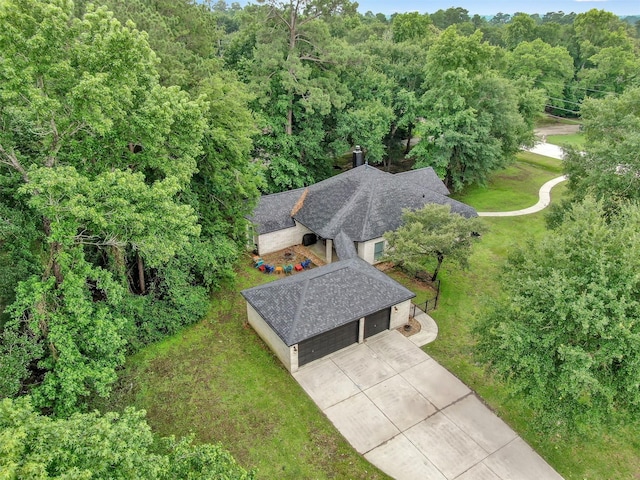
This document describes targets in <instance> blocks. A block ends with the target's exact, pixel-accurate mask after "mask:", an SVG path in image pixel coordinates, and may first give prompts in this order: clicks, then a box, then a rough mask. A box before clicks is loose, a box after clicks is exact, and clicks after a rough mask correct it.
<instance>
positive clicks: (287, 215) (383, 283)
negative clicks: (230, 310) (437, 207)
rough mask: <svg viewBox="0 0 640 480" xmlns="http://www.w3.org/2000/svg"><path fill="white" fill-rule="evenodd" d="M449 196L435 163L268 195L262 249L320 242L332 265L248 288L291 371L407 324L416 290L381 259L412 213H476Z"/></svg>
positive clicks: (253, 318)
mask: <svg viewBox="0 0 640 480" xmlns="http://www.w3.org/2000/svg"><path fill="white" fill-rule="evenodd" d="M448 195H449V191H448V189H447V188H446V187H445V185H444V184H443V183H442V181H441V180H440V179H439V178H438V176H437V175H436V173H435V172H434V171H433V169H431V168H423V169H419V170H413V171H410V172H404V173H400V174H395V175H392V174H389V173H386V172H383V171H381V170H378V169H376V168H373V167H371V166H369V165H362V166H358V167H356V168H353V169H351V170H349V171H347V172H345V173H342V174H339V175H336V176H335V177H332V178H329V179H327V180H324V181H322V182H319V183H317V184H315V185H311V186H309V187H307V188H300V189H297V190H291V191H288V192H283V193H277V194H273V195H265V196H263V197H262V198H261V199H260V201H259V203H258V206H257V207H256V209H255V210H254V213H253V216H252V217H251V218H250V220H251V221H252V223H253V224H254V227H255V235H254V237H253V240H254V243H255V246H256V248H257V250H258V253H259V254H260V255H265V254H267V253H271V252H275V251H279V250H282V249H285V248H287V247H290V246H293V245H299V244H301V243H307V242H309V243H315V242H316V240H320V241H321V242H323V243H324V247H325V253H326V260H327V263H328V265H325V266H323V267H320V268H315V269H312V270H308V271H305V272H303V273H300V274H297V275H294V276H291V277H286V278H283V279H281V280H278V281H276V282H272V283H269V284H266V285H261V286H258V287H254V288H250V289H247V290H244V291H242V295H243V296H244V298H245V299H246V301H247V317H248V320H249V323H250V324H251V326H252V327H253V328H254V330H255V331H256V332H257V333H258V334H259V335H260V337H262V339H263V340H264V341H265V343H266V344H267V345H269V347H270V348H271V349H272V350H273V352H274V353H275V354H276V356H277V357H278V358H279V359H280V361H281V362H282V363H283V364H284V366H285V367H286V368H287V369H288V370H289V371H290V372H295V371H296V370H297V369H298V368H299V367H301V366H303V365H305V364H306V363H309V362H311V361H313V360H316V359H319V358H322V357H324V356H326V355H329V354H331V353H333V352H335V351H337V350H340V349H342V348H345V347H347V346H349V345H352V344H354V343H361V342H363V341H365V340H366V339H367V338H369V337H370V336H372V335H375V334H377V333H380V332H382V331H384V330H388V329H392V328H397V327H399V326H401V325H403V324H405V323H406V322H407V320H408V318H409V312H410V306H411V299H412V298H413V297H414V294H413V293H412V292H411V291H409V290H408V289H406V288H405V287H403V286H402V285H400V284H399V283H398V282H396V281H395V280H393V279H392V278H390V277H388V276H387V275H385V274H384V273H382V272H381V271H379V270H378V269H376V268H375V267H373V266H372V264H375V263H377V262H378V261H379V260H380V258H381V257H382V255H383V252H384V247H385V241H384V238H383V234H384V233H385V232H387V231H390V230H395V229H397V228H398V227H399V226H400V224H401V221H402V212H403V210H404V209H418V208H421V207H423V206H424V205H426V204H429V203H438V204H448V205H450V206H451V211H452V212H454V213H458V214H460V215H463V216H465V217H473V216H477V213H476V211H475V209H473V208H472V207H470V206H468V205H465V204H464V203H461V202H458V201H456V200H453V199H451V198H449V197H448Z"/></svg>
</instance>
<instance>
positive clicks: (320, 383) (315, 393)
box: [293, 358, 360, 410]
mask: <svg viewBox="0 0 640 480" xmlns="http://www.w3.org/2000/svg"><path fill="white" fill-rule="evenodd" d="M293 377H294V378H295V379H296V380H297V381H298V383H299V384H300V385H301V386H302V388H303V389H304V391H305V392H307V394H308V395H309V396H310V397H311V398H312V400H313V401H314V402H316V405H318V407H320V409H321V410H324V409H326V408H327V407H330V406H331V405H335V404H336V403H339V402H341V401H343V400H346V399H347V398H349V397H351V396H353V395H356V394H358V393H360V389H359V388H358V387H356V386H355V385H354V384H353V382H352V381H351V379H350V378H349V377H347V375H346V374H345V373H344V372H343V371H342V370H340V369H339V368H338V366H337V365H336V364H335V363H333V361H332V360H331V359H330V358H324V359H322V360H317V361H315V362H313V363H310V364H309V365H305V366H304V367H303V368H301V369H300V370H298V371H297V372H295V373H294V374H293Z"/></svg>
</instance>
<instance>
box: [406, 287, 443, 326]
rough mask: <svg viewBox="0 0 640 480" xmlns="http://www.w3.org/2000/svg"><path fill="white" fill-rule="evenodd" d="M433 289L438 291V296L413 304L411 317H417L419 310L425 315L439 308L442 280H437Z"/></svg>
mask: <svg viewBox="0 0 640 480" xmlns="http://www.w3.org/2000/svg"><path fill="white" fill-rule="evenodd" d="M432 287H433V288H434V290H435V291H436V295H435V296H434V297H433V298H429V299H427V300H426V301H425V302H422V303H413V302H412V303H411V316H412V317H415V316H416V313H418V311H417V310H422V311H423V312H425V313H429V312H430V311H432V310H435V309H436V308H438V300H439V299H440V280H437V281H436V282H434V283H433V284H432Z"/></svg>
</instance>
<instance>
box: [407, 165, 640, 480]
mask: <svg viewBox="0 0 640 480" xmlns="http://www.w3.org/2000/svg"><path fill="white" fill-rule="evenodd" d="M537 157H539V156H537V155H533V156H532V155H526V156H524V158H523V156H522V155H521V157H520V163H522V162H523V161H525V162H527V163H528V166H522V165H520V166H519V168H520V169H521V170H520V171H528V172H529V173H530V176H529V177H528V178H527V180H526V181H527V182H529V181H531V179H532V178H536V179H537V182H538V184H537V186H538V188H539V187H540V186H541V185H542V184H543V183H544V182H545V181H546V180H545V179H547V180H548V179H549V178H547V176H548V175H550V177H551V178H553V177H554V176H557V175H558V174H559V173H558V171H557V170H556V166H554V165H556V163H555V162H557V161H555V160H552V159H545V160H544V161H542V162H541V163H540V165H539V166H536V163H538V162H539V160H538V158H537ZM542 158H544V157H542ZM558 165H559V163H558ZM536 170H537V171H536ZM492 184H493V185H494V186H495V187H496V189H495V190H494V189H493V188H492V189H486V190H483V192H479V191H478V190H477V189H472V190H471V191H470V192H463V194H462V195H460V196H458V198H459V199H460V200H462V201H465V202H467V203H469V204H471V205H473V206H474V207H476V208H479V205H495V204H496V201H498V200H499V201H503V199H504V198H505V197H508V196H509V193H510V194H511V195H512V196H513V197H514V198H519V197H520V196H521V191H522V190H523V189H529V187H530V186H529V185H521V186H519V185H518V184H517V182H514V181H513V180H512V179H511V178H509V176H508V175H504V172H499V173H498V174H496V175H495V176H494V177H493V178H492ZM565 192H566V184H560V185H558V186H556V187H555V188H554V189H553V190H552V201H553V202H557V201H559V200H560V199H561V198H562V197H563V196H564V194H565ZM483 196H484V197H485V198H483ZM507 203H508V202H507ZM482 221H483V222H484V223H485V225H486V226H487V232H486V233H485V234H483V235H482V237H481V238H480V241H479V242H478V243H477V244H476V245H474V248H473V253H472V255H471V258H470V259H469V263H470V265H469V269H468V270H462V269H460V268H459V267H457V266H456V265H454V264H451V263H447V260H446V259H445V263H444V264H443V268H442V270H441V274H440V275H439V278H440V279H441V295H440V303H439V306H438V309H437V310H435V311H433V312H430V314H431V315H432V316H433V318H434V319H435V320H436V321H437V323H438V328H439V334H438V339H437V340H436V341H435V342H433V343H431V344H429V345H427V346H425V347H424V349H425V351H426V352H427V353H428V354H429V355H431V356H432V357H433V358H435V359H436V360H437V361H439V362H440V363H441V364H442V365H443V366H445V367H446V368H448V369H449V370H450V371H452V372H453V373H454V374H455V375H457V376H458V377H459V378H460V379H461V380H462V381H463V382H465V383H466V384H467V385H469V386H470V387H471V388H472V389H474V390H475V391H476V392H477V393H478V394H479V395H480V396H481V397H482V398H483V399H484V401H485V402H487V404H488V405H489V406H490V407H491V408H492V409H493V410H494V411H495V412H496V413H498V415H500V416H501V417H502V418H503V419H504V420H505V421H506V422H507V423H509V424H510V425H511V427H512V428H514V430H515V431H517V432H518V433H519V434H520V435H521V436H522V437H523V438H524V439H525V440H526V441H527V442H528V443H529V444H530V445H531V446H532V447H533V448H534V449H535V450H536V451H537V452H538V453H540V454H541V455H542V456H543V457H544V458H545V459H546V460H547V461H548V462H549V463H550V464H551V465H552V466H553V467H554V468H555V469H556V470H557V471H558V472H559V473H560V474H561V475H562V476H563V477H564V478H566V479H567V480H585V479H586V480H601V479H602V480H605V479H606V480H609V479H610V480H614V479H615V480H617V479H637V478H640V422H633V423H630V424H627V425H617V426H615V427H603V428H600V429H595V430H593V431H591V432H590V433H589V434H588V435H584V436H577V435H576V436H572V435H569V436H564V435H563V436H560V435H556V434H545V433H544V432H541V431H540V430H539V429H538V428H537V426H536V424H535V422H534V421H533V416H532V412H531V411H530V410H529V409H528V408H527V406H526V404H525V402H524V399H522V398H519V397H516V396H513V395H511V394H510V393H511V392H510V390H509V387H508V385H506V384H505V383H504V382H502V381H500V380H499V379H496V378H494V377H493V376H492V375H490V374H489V373H487V371H486V370H485V367H484V365H482V364H480V363H479V362H478V361H477V359H476V357H475V356H474V345H475V339H474V337H473V335H472V333H471V330H472V328H473V325H474V324H475V322H476V321H477V319H478V318H479V316H480V315H482V312H483V311H484V310H485V309H486V308H489V307H490V305H491V302H492V301H493V300H494V299H496V298H498V297H500V295H502V292H501V290H500V283H499V275H500V271H501V268H502V265H504V262H505V260H506V258H507V255H508V252H509V251H510V250H511V249H512V248H513V247H514V246H515V245H520V246H525V245H526V242H527V241H529V240H530V241H533V242H535V241H536V240H539V239H541V238H543V236H544V235H545V234H546V228H545V223H544V212H540V213H537V214H534V215H525V216H520V217H500V218H490V217H484V218H483V219H482ZM410 288H411V287H410Z"/></svg>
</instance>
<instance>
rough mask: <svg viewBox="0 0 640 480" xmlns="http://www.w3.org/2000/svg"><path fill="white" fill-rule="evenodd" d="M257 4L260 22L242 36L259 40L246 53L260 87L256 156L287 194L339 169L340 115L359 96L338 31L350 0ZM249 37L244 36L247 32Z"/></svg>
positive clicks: (273, 184)
mask: <svg viewBox="0 0 640 480" xmlns="http://www.w3.org/2000/svg"><path fill="white" fill-rule="evenodd" d="M261 3H265V6H264V7H256V6H250V7H248V8H251V9H252V11H253V12H254V15H253V17H254V20H253V21H252V22H247V23H246V24H245V25H243V28H242V29H241V30H244V31H241V32H240V33H241V34H244V35H246V37H247V38H248V39H250V40H249V41H250V42H251V44H252V45H251V47H248V46H247V48H246V49H245V51H244V52H243V54H242V56H241V57H240V58H238V60H237V61H238V62H239V64H240V65H241V66H242V67H243V72H242V73H243V77H244V79H245V80H246V82H247V83H248V84H249V85H250V89H251V91H252V92H255V94H256V99H255V101H254V102H253V103H252V106H253V108H254V109H255V111H256V112H257V120H258V125H259V128H260V131H261V134H260V135H259V136H258V137H256V152H255V156H256V157H257V158H259V159H260V160H261V161H262V162H263V163H264V165H265V166H266V167H267V170H266V171H267V180H268V184H269V185H268V188H269V190H271V191H281V190H286V189H290V188H296V187H300V186H303V185H305V184H309V183H313V182H315V181H318V180H321V179H323V178H326V177H327V176H328V175H329V174H330V172H331V163H330V158H331V155H330V148H329V145H330V143H331V140H332V139H331V138H327V135H326V132H327V131H328V130H331V121H332V120H334V119H333V118H332V115H333V114H334V113H336V112H339V111H341V110H343V109H344V107H345V106H346V104H347V103H348V102H349V100H350V98H351V94H350V92H349V91H348V90H347V89H346V87H345V86H344V85H343V84H341V82H340V77H339V73H340V69H341V67H342V65H343V64H344V56H345V51H348V50H349V49H348V46H347V45H346V44H345V43H344V42H343V41H340V40H337V39H334V38H332V36H331V31H330V29H329V25H330V24H329V22H328V21H323V20H325V19H327V18H330V17H331V16H332V15H339V14H346V12H349V11H351V10H352V9H353V5H352V4H351V3H350V2H348V1H345V0H330V1H329V0H322V1H295V2H294V1H288V2H279V1H275V0H274V1H271V0H267V1H264V2H261ZM240 36H241V35H240Z"/></svg>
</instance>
